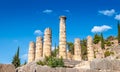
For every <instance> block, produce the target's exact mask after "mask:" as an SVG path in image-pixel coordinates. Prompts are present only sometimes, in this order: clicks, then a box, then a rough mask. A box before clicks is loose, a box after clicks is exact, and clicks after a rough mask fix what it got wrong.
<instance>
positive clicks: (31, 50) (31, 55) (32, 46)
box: [28, 41, 35, 63]
mask: <svg viewBox="0 0 120 72" xmlns="http://www.w3.org/2000/svg"><path fill="white" fill-rule="evenodd" d="M34 60H35V43H34V42H32V41H31V42H30V44H29V52H28V63H30V62H32V61H34Z"/></svg>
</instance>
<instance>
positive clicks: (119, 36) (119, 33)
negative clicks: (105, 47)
mask: <svg viewBox="0 0 120 72" xmlns="http://www.w3.org/2000/svg"><path fill="white" fill-rule="evenodd" d="M118 44H120V23H119V21H118Z"/></svg>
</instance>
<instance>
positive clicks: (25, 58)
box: [20, 54, 28, 60]
mask: <svg viewBox="0 0 120 72" xmlns="http://www.w3.org/2000/svg"><path fill="white" fill-rule="evenodd" d="M20 58H21V59H23V60H27V58H28V54H23V55H22V56H21V57H20Z"/></svg>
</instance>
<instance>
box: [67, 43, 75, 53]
mask: <svg viewBox="0 0 120 72" xmlns="http://www.w3.org/2000/svg"><path fill="white" fill-rule="evenodd" d="M67 46H68V50H69V52H71V54H72V55H74V44H73V43H72V42H67Z"/></svg>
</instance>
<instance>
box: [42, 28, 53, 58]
mask: <svg viewBox="0 0 120 72" xmlns="http://www.w3.org/2000/svg"><path fill="white" fill-rule="evenodd" d="M51 35H52V31H51V29H50V28H46V29H45V32H44V43H43V57H45V56H51V46H52V37H51Z"/></svg>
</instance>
